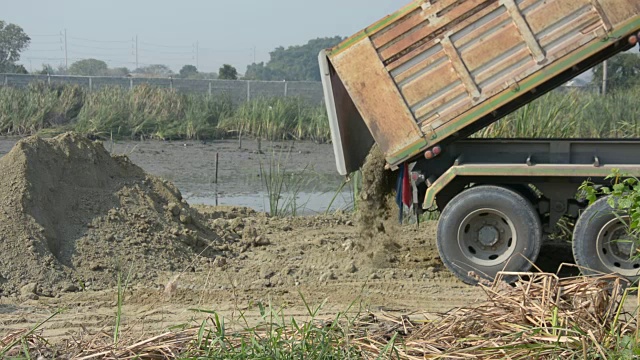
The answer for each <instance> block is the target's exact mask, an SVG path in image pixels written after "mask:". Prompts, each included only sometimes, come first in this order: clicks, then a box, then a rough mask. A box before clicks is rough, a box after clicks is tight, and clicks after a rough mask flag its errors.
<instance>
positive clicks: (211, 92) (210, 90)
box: [209, 80, 213, 97]
mask: <svg viewBox="0 0 640 360" xmlns="http://www.w3.org/2000/svg"><path fill="white" fill-rule="evenodd" d="M211 85H212V84H211V80H209V97H211V95H213V91H212V90H213V89H212V88H211V87H212V86H211Z"/></svg>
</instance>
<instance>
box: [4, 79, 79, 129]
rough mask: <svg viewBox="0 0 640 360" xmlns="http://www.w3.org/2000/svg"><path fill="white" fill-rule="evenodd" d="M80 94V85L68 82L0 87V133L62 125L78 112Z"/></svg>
mask: <svg viewBox="0 0 640 360" xmlns="http://www.w3.org/2000/svg"><path fill="white" fill-rule="evenodd" d="M84 95H85V94H84V92H83V91H82V89H81V88H80V87H78V86H72V85H67V86H53V87H51V86H46V85H44V84H42V83H33V84H30V85H29V86H28V87H27V88H26V89H15V88H11V87H0V133H2V134H5V135H31V134H33V133H35V132H37V131H39V130H40V129H44V128H50V127H60V126H65V125H67V124H68V123H69V122H70V121H71V119H73V118H75V117H76V116H77V115H78V113H79V111H80V109H81V108H82V104H83V102H84Z"/></svg>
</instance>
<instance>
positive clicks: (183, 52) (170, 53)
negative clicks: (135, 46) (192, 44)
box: [140, 48, 193, 55]
mask: <svg viewBox="0 0 640 360" xmlns="http://www.w3.org/2000/svg"><path fill="white" fill-rule="evenodd" d="M140 50H142V51H146V52H151V53H155V54H167V55H182V54H189V55H193V51H180V52H175V51H160V50H151V49H147V48H140Z"/></svg>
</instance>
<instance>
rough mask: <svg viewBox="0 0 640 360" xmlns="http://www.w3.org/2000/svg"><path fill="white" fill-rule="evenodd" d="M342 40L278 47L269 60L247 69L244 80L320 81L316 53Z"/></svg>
mask: <svg viewBox="0 0 640 360" xmlns="http://www.w3.org/2000/svg"><path fill="white" fill-rule="evenodd" d="M342 40H343V38H342V37H340V36H334V37H330V38H318V39H314V40H310V41H309V42H307V43H306V44H305V45H301V46H299V45H296V46H290V47H288V48H287V49H285V48H284V47H282V46H280V47H278V48H276V49H275V50H273V51H272V52H271V53H269V54H270V57H271V59H270V60H269V62H268V63H267V64H266V65H265V64H263V63H259V64H251V65H249V66H248V67H247V71H246V73H245V78H247V79H253V80H292V81H320V68H319V66H318V53H319V52H320V50H322V49H327V48H331V47H334V46H336V45H337V44H339V43H340V42H341V41H342Z"/></svg>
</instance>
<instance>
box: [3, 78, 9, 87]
mask: <svg viewBox="0 0 640 360" xmlns="http://www.w3.org/2000/svg"><path fill="white" fill-rule="evenodd" d="M2 83H3V84H4V86H7V85H9V78H7V75H5V76H4V81H3V82H2Z"/></svg>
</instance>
